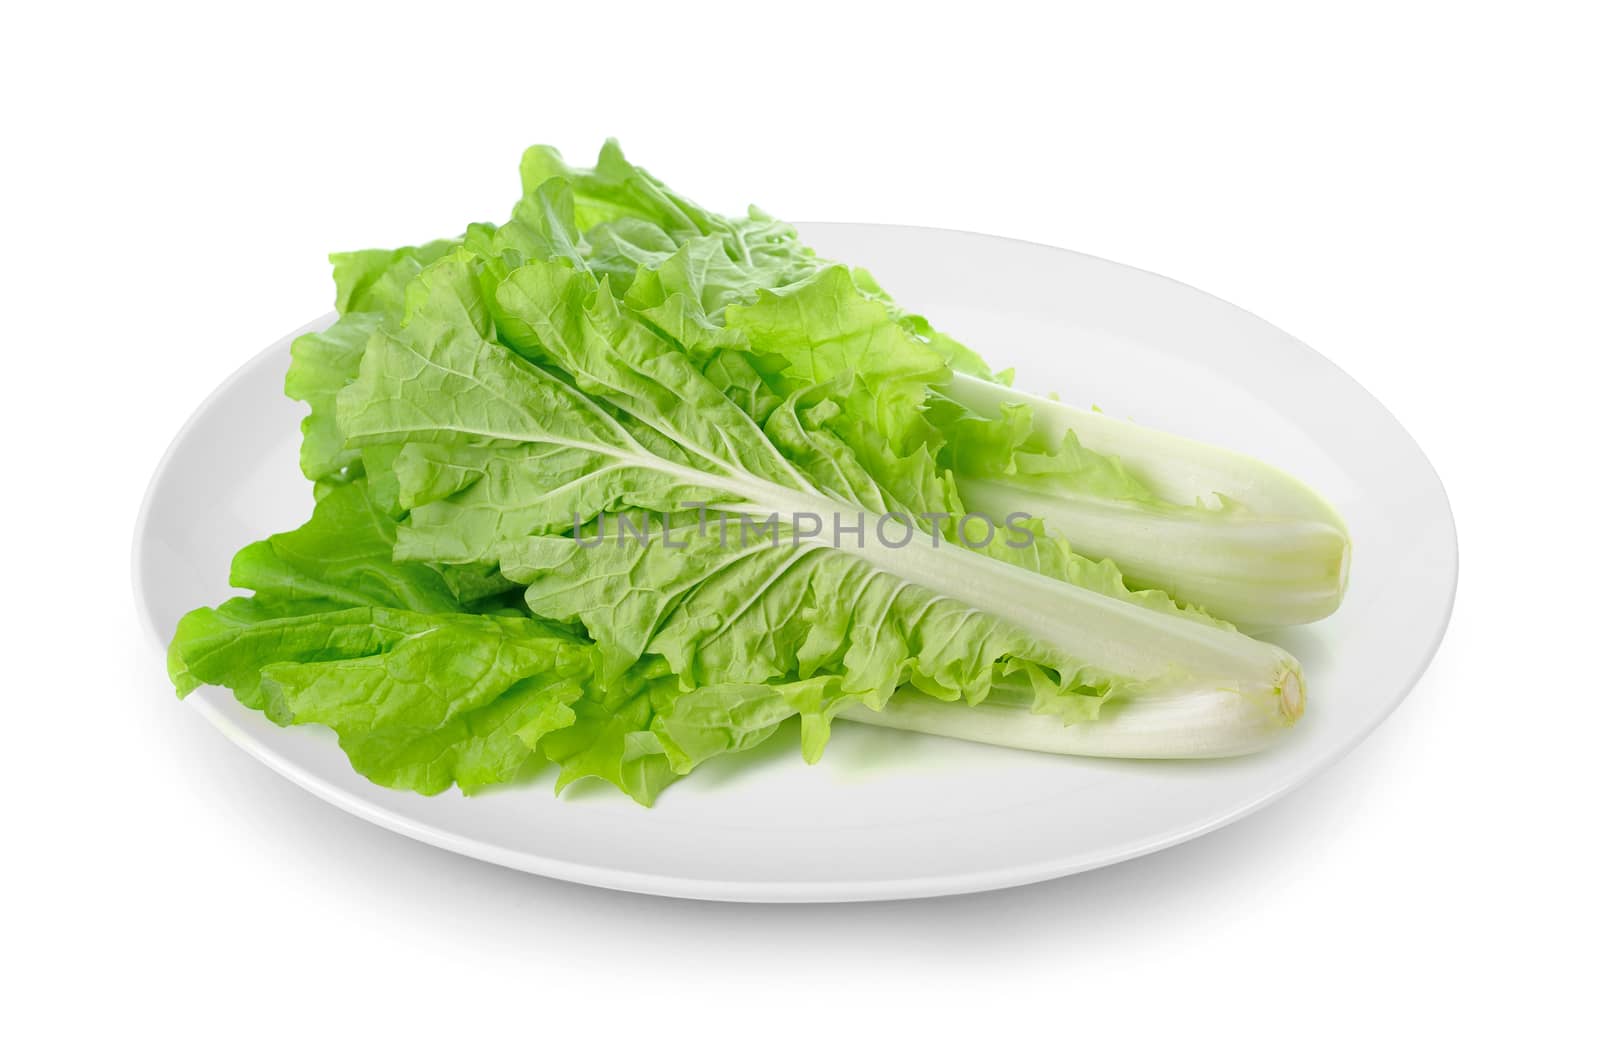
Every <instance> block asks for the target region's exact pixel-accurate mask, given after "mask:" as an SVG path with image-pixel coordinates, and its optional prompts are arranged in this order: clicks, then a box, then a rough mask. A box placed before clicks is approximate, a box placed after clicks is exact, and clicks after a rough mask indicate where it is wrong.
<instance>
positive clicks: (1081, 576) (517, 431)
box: [169, 143, 1342, 804]
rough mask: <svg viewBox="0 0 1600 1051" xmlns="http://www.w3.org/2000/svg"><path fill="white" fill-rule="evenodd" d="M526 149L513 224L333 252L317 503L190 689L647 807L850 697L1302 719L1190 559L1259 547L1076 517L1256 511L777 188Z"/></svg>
mask: <svg viewBox="0 0 1600 1051" xmlns="http://www.w3.org/2000/svg"><path fill="white" fill-rule="evenodd" d="M521 174H522V181H523V195H522V198H521V200H520V201H519V202H518V204H517V206H516V208H515V209H514V211H513V213H512V217H511V219H510V220H509V221H508V222H506V223H505V224H501V225H494V224H488V223H477V224H473V225H472V226H469V227H468V228H467V229H466V231H465V232H464V233H463V234H462V235H461V236H460V237H457V238H452V239H446V240H441V241H433V242H428V243H426V244H423V245H420V246H417V247H412V248H401V249H396V250H393V251H363V252H353V253H344V254H340V255H336V256H334V257H333V262H334V275H335V283H336V286H337V304H338V307H339V310H340V315H341V316H340V318H339V320H338V321H337V322H336V323H335V324H334V325H332V326H331V327H330V328H329V329H328V330H326V331H325V332H322V333H317V334H313V335H308V336H304V337H302V338H301V339H299V340H297V341H296V343H295V345H294V348H293V355H292V363H291V367H290V371H289V375H288V378H287V381H286V384H285V389H286V392H287V393H288V394H289V395H290V396H291V397H294V398H297V399H299V400H302V401H304V402H305V403H306V404H307V405H308V407H309V410H310V411H309V414H308V416H307V417H306V419H305V421H304V424H303V434H302V445H301V457H300V462H301V467H302V470H303V471H304V473H305V474H306V476H307V477H308V478H309V479H310V480H311V481H312V482H313V483H314V485H315V489H316V493H317V496H318V501H317V506H316V510H315V512H314V513H313V516H312V518H311V520H310V521H309V522H308V523H306V525H304V526H302V527H301V528H300V529H297V530H294V531H293V532H290V533H285V534H280V535H278V536H274V537H271V538H269V539H268V540H265V541H261V542H258V543H256V544H252V545H250V546H248V547H246V548H245V549H244V550H242V551H241V552H240V553H239V555H238V556H237V558H236V559H235V562H234V569H233V574H232V578H231V581H232V583H233V584H234V585H236V586H238V587H241V588H246V589H250V590H251V591H252V592H253V594H252V595H251V596H250V597H248V598H236V599H231V600H229V601H227V602H224V603H223V604H222V605H220V606H218V607H216V608H215V609H209V608H205V609H199V610H196V611H194V612H192V613H190V614H188V615H187V616H186V617H185V618H184V619H183V621H182V623H180V625H179V627H178V630H177V632H176V635H175V637H174V639H173V643H172V646H171V650H170V658H169V662H170V669H171V673H172V678H173V681H174V683H175V684H176V686H177V687H178V689H179V692H180V693H186V692H188V691H189V690H192V689H194V688H195V687H196V686H198V685H200V684H201V683H211V684H217V685H221V686H225V687H227V688H229V689H231V690H232V691H233V692H234V694H235V695H236V696H237V697H238V698H239V700H240V701H241V702H242V703H244V704H246V705H248V706H251V707H254V708H258V709H260V710H261V711H263V712H264V713H265V714H266V715H267V716H268V717H270V718H272V719H274V720H275V721H278V722H280V723H285V724H290V723H317V724H322V725H326V726H329V727H331V728H332V729H333V730H334V731H335V732H336V733H337V734H338V737H339V741H340V744H341V746H342V747H343V748H344V749H345V751H346V752H347V753H348V755H349V757H350V760H351V763H352V765H353V766H354V767H355V768H356V769H357V770H358V771H359V772H361V773H362V774H363V775H365V776H367V777H369V778H371V779H373V780H374V781H377V782H378V783H380V784H384V785H389V786H392V787H396V788H406V789H411V790H415V791H420V792H429V793H431V792H438V791H442V790H444V789H445V788H447V787H449V786H451V785H452V784H454V785H457V786H459V787H460V788H461V789H462V790H463V791H467V792H471V791H476V790H478V789H480V788H482V787H484V786H487V785H492V784H501V783H507V782H516V781H518V780H521V779H523V778H524V777H525V776H527V775H528V774H529V773H531V772H532V771H534V770H536V769H537V768H538V767H539V766H541V765H543V764H546V763H552V764H555V765H556V766H558V767H559V770H560V772H559V774H558V776H557V779H556V780H557V788H558V790H559V789H560V788H562V787H564V786H565V785H567V784H569V783H571V782H572V781H574V780H576V779H579V778H583V777H599V778H602V779H604V780H607V781H609V782H610V783H612V784H614V785H616V786H617V787H618V788H620V789H621V790H622V791H624V792H626V793H627V794H629V795H630V796H631V797H633V798H634V799H636V800H638V801H639V802H641V803H645V804H649V803H651V802H653V800H654V799H655V798H656V796H657V794H658V793H659V792H660V791H661V789H662V788H664V787H665V786H666V785H667V784H668V783H670V782H671V781H672V780H673V779H674V778H676V777H679V776H682V775H684V774H687V773H689V772H690V771H691V770H692V769H693V768H694V767H695V766H697V765H698V764H700V763H702V762H705V761H707V760H710V759H713V758H714V757H716V756H719V755H723V754H726V753H729V752H736V751H740V750H743V749H747V748H750V747H754V746H755V745H756V744H758V743H760V742H761V741H762V740H765V739H766V738H767V737H768V736H770V735H771V734H772V733H773V732H774V731H775V730H776V728H777V727H778V726H779V725H781V724H782V723H783V722H785V721H787V720H790V719H796V720H798V721H799V723H800V727H801V743H802V750H803V752H804V754H805V757H806V758H807V759H808V760H810V761H816V760H817V759H818V758H819V757H820V756H821V754H822V752H823V749H824V746H825V745H826V742H827V740H828V737H829V734H830V732H831V725H832V722H833V720H834V719H835V718H840V717H843V718H854V719H863V720H867V721H874V722H880V723H885V724H888V725H905V726H909V727H912V728H915V729H920V730H925V731H928V732H935V733H948V734H954V735H957V736H965V737H970V738H973V739H978V740H990V741H995V742H998V743H1006V744H1012V745H1017V746H1020V747H1036V748H1043V749H1047V750H1055V751H1062V752H1069V753H1081V754H1091V755H1134V756H1139V755H1145V756H1191V755H1194V756H1198V755H1228V754H1236V753H1240V752H1245V751H1251V750H1254V749H1256V748H1259V747H1263V746H1264V745H1265V744H1267V743H1268V742H1270V741H1271V740H1272V739H1274V738H1275V736H1276V735H1277V734H1278V733H1280V732H1282V730H1284V729H1285V728H1286V727H1288V726H1289V725H1291V724H1292V723H1293V722H1294V720H1295V718H1296V717H1297V716H1298V715H1299V712H1300V709H1301V705H1302V702H1303V683H1302V679H1301V672H1300V669H1299V666H1298V664H1297V663H1296V661H1295V660H1294V658H1293V657H1292V656H1290V655H1289V654H1288V653H1286V652H1284V651H1283V650H1281V649H1279V648H1278V647H1276V646H1272V645H1270V644H1268V643H1265V642H1261V641H1258V640H1256V639H1253V638H1250V637H1249V636H1247V635H1244V634H1242V633H1240V632H1238V631H1236V630H1234V629H1233V628H1232V626H1231V625H1229V624H1228V623H1226V622H1225V621H1223V620H1220V619H1218V618H1217V617H1216V616H1214V615H1213V614H1212V613H1210V612H1207V611H1206V610H1205V609H1202V608H1201V605H1207V604H1209V603H1207V602H1206V601H1205V600H1206V599H1208V598H1210V597H1211V596H1210V594H1209V593H1203V589H1198V588H1191V587H1190V586H1189V584H1190V583H1192V580H1191V579H1190V578H1189V577H1185V576H1184V571H1185V569H1186V567H1188V566H1190V565H1191V564H1193V565H1200V566H1201V569H1200V570H1199V571H1198V572H1197V573H1195V574H1191V576H1192V577H1193V578H1194V579H1199V578H1201V577H1206V576H1207V574H1208V573H1210V572H1211V569H1210V568H1208V567H1206V566H1205V565H1204V562H1205V558H1206V557H1207V555H1208V554H1209V553H1214V551H1216V550H1221V549H1223V548H1225V547H1226V545H1225V544H1220V545H1219V544H1216V543H1212V541H1213V540H1215V538H1214V537H1211V536H1201V537H1200V538H1199V539H1198V540H1196V541H1195V542H1194V544H1193V545H1192V546H1191V548H1190V549H1189V550H1187V551H1186V552H1185V553H1184V557H1183V558H1179V559H1177V560H1176V565H1175V566H1171V565H1168V564H1167V562H1171V561H1173V560H1172V559H1166V561H1163V559H1164V558H1165V557H1166V556H1165V555H1164V554H1163V549H1162V548H1161V545H1160V544H1156V545H1154V547H1155V548H1156V549H1155V550H1153V551H1149V552H1147V551H1145V550H1144V549H1143V548H1141V546H1140V545H1139V544H1137V543H1135V544H1132V545H1131V546H1129V545H1124V546H1125V547H1128V550H1129V558H1130V563H1131V564H1132V565H1135V566H1137V567H1138V568H1139V570H1140V573H1139V574H1138V575H1137V577H1136V578H1135V579H1136V580H1137V581H1138V584H1136V585H1130V583H1128V582H1127V581H1125V580H1124V577H1123V575H1122V572H1121V571H1120V570H1119V569H1118V567H1117V565H1116V564H1114V563H1113V562H1111V561H1109V560H1106V559H1104V558H1099V559H1096V558H1091V557H1087V556H1086V555H1085V554H1084V553H1083V552H1081V551H1079V550H1076V549H1075V548H1074V547H1073V546H1069V543H1068V539H1069V538H1070V539H1071V541H1072V544H1074V545H1077V544H1078V543H1079V540H1078V532H1079V530H1080V529H1082V531H1083V532H1084V533H1085V535H1087V536H1088V537H1089V541H1090V542H1089V543H1088V544H1086V545H1085V546H1087V547H1088V549H1089V550H1090V551H1091V552H1094V553H1095V554H1102V555H1103V554H1104V553H1105V552H1104V551H1095V550H1094V549H1095V545H1096V544H1101V542H1102V541H1103V540H1104V537H1103V536H1102V534H1101V533H1096V532H1095V531H1094V530H1093V529H1092V528H1088V527H1087V526H1085V525H1084V522H1085V521H1086V519H1085V512H1084V511H1083V508H1084V507H1085V506H1092V507H1093V508H1095V509H1102V510H1103V509H1106V508H1110V509H1112V510H1111V511H1108V512H1106V513H1121V514H1125V515H1135V516H1143V517H1144V519H1150V520H1156V521H1160V522H1169V521H1170V522H1173V523H1188V522H1190V521H1198V522H1200V523H1201V526H1200V532H1201V533H1204V532H1205V530H1206V529H1211V528H1214V526H1215V522H1214V519H1215V518H1216V516H1217V515H1218V514H1224V512H1213V511H1211V510H1209V509H1207V508H1204V507H1201V506H1198V505H1196V506H1195V507H1179V506H1177V505H1176V504H1173V503H1172V502H1171V500H1170V495H1171V493H1170V491H1164V490H1162V489H1161V487H1160V486H1158V485H1153V484H1151V483H1150V482H1149V481H1148V480H1147V479H1146V478H1144V477H1142V476H1141V474H1140V472H1139V471H1137V470H1134V469H1133V468H1132V467H1131V466H1125V461H1126V460H1127V459H1128V458H1127V457H1122V458H1119V457H1118V456H1117V455H1108V454H1106V453H1105V452H1104V451H1103V450H1098V449H1096V448H1094V447H1093V443H1090V442H1086V441H1080V440H1079V438H1080V432H1081V431H1083V430H1084V428H1083V427H1081V426H1078V425H1076V424H1074V425H1069V426H1065V427H1063V426H1060V424H1061V417H1060V416H1059V414H1058V413H1056V410H1055V409H1053V408H1051V407H1050V406H1053V405H1054V404H1055V403H1044V405H1042V406H1041V405H1039V404H1035V403H1034V402H1033V401H1030V400H1028V399H1025V398H1022V397H1019V396H1013V395H1012V394H1011V393H1010V392H1009V389H1008V388H1006V387H1004V386H1001V385H998V384H997V383H996V381H995V378H994V374H993V373H992V372H991V370H990V369H989V368H988V367H987V366H986V365H985V364H984V363H983V362H982V361H981V359H979V358H978V357H977V355H976V354H974V353H973V352H972V351H971V350H969V349H968V348H966V347H964V346H963V345H961V344H959V343H957V342H956V341H955V340H953V339H951V338H950V337H948V336H945V335H943V334H942V333H939V332H938V331H937V330H935V329H933V327H932V326H931V325H930V324H929V323H928V322H927V320H926V319H925V318H922V317H921V316H918V315H915V314H911V313H909V312H907V311H906V310H904V309H903V308H901V307H900V306H899V305H898V304H896V303H895V302H894V301H893V300H892V299H891V298H890V297H889V296H888V295H887V293H885V292H884V291H883V289H882V288H881V287H880V286H879V285H878V284H877V283H876V282H875V281H874V280H873V279H872V278H871V276H870V275H868V274H866V273H865V272H864V271H859V270H850V269H848V268H845V267H843V266H839V265H837V264H833V263H830V262H828V261H826V260H821V259H818V258H817V257H816V256H815V254H814V253H812V252H811V251H810V250H809V249H808V248H806V247H805V246H804V245H803V244H801V243H800V241H799V240H798V238H797V237H796V236H795V233H794V231H793V229H792V228H790V227H788V226H786V225H784V224H782V223H779V222H777V221H775V220H773V219H771V218H770V217H768V216H766V215H764V214H763V213H760V212H758V211H755V210H751V211H750V212H749V213H748V214H747V215H746V216H743V217H737V218H730V217H726V216H721V215H718V214H715V213H712V212H709V211H707V210H706V209H704V208H701V207H700V206H698V205H696V204H694V203H693V202H691V201H689V200H687V199H686V198H683V197H681V196H680V195H678V194H676V193H674V192H673V191H671V190H670V189H668V188H667V187H665V186H664V185H663V184H662V183H660V182H659V181H658V180H656V179H655V178H654V177H652V176H651V175H649V173H647V172H645V171H644V170H643V169H641V168H638V167H636V166H634V165H632V164H631V163H629V162H628V161H627V160H626V159H625V158H624V157H623V155H622V153H621V151H620V150H619V149H618V148H617V147H616V146H615V144H614V143H610V144H607V146H606V148H605V149H604V150H603V151H602V153H601V156H600V158H599V161H598V162H597V164H596V165H595V167H594V168H592V169H580V168H575V167H571V166H569V165H567V164H566V162H565V161H563V160H562V159H561V157H560V156H559V154H557V153H555V151H553V150H550V149H548V148H544V147H534V148H533V149H530V150H529V151H528V152H527V154H526V155H525V156H524V158H523V163H522V170H521ZM1071 422H1072V421H1069V423H1071ZM1052 428H1054V429H1052ZM1201 459H1203V458H1201ZM1244 477H1245V479H1246V480H1249V477H1250V476H1249V475H1248V472H1246V474H1245V476H1244ZM1190 480H1191V481H1192V480H1193V479H1192V478H1191V479H1190ZM1296 484H1297V483H1296ZM1170 489H1171V487H1170V486H1168V490H1170ZM1013 491H1014V492H1016V493H1022V494H1024V495H1026V496H1027V498H1028V502H1035V503H1038V504H1039V505H1040V506H1043V507H1044V508H1045V511H1046V513H1045V514H1044V515H1042V516H1039V515H1032V516H1029V515H1022V514H1010V513H1009V512H1010V511H1011V510H1013V509H1012V508H1009V507H1007V506H1006V502H1007V501H1009V500H1011V499H1012V495H1013ZM1283 491H1284V492H1288V491H1289V489H1287V488H1286V489H1284V490H1283ZM985 509H987V510H988V511H989V512H990V514H989V515H988V517H987V519H985V518H984V517H983V516H980V515H978V514H976V513H974V512H975V511H980V510H985ZM1015 510H1019V511H1023V510H1033V508H1031V507H1020V506H1019V507H1018V508H1016V509H1015ZM1058 512H1059V514H1058ZM1226 513H1232V512H1226ZM1207 516H1211V517H1207ZM1041 517H1042V521H1040V518H1041ZM1058 518H1059V519H1060V520H1061V521H1063V522H1065V523H1066V524H1065V527H1064V528H1062V527H1060V523H1059V522H1058V521H1057V519H1058ZM1229 521H1230V522H1231V521H1232V519H1230V520H1229ZM1102 532H1104V531H1102ZM1111 533H1113V534H1114V533H1115V530H1111ZM1340 535H1341V536H1342V532H1341V534H1340ZM1112 539H1113V540H1115V539H1116V537H1114V536H1113V538H1112ZM1208 545H1210V546H1208ZM1102 546H1104V545H1103V544H1102ZM1113 546H1114V545H1113ZM1239 557H1241V558H1243V559H1244V561H1248V559H1247V558H1244V556H1239ZM1169 570H1171V572H1169ZM1252 572H1256V576H1257V577H1258V578H1260V579H1263V580H1264V579H1266V577H1267V576H1268V575H1270V573H1268V571H1265V570H1262V571H1254V570H1252ZM1214 575H1215V574H1212V576H1214ZM1169 579H1171V580H1175V581H1177V582H1178V583H1180V584H1182V585H1183V586H1182V587H1179V588H1176V589H1175V590H1176V591H1177V597H1174V596H1173V595H1171V594H1168V593H1167V592H1166V591H1163V590H1161V589H1160V588H1159V587H1154V586H1138V585H1158V584H1162V583H1165V582H1166V581H1167V580H1169ZM1219 594H1220V592H1219ZM1197 603H1198V604H1197Z"/></svg>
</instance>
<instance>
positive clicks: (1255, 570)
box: [946, 374, 1350, 628]
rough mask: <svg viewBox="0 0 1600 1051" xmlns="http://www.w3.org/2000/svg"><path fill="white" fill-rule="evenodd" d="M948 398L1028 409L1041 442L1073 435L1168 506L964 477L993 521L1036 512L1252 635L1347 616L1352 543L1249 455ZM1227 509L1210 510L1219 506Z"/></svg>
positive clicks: (1033, 403) (961, 395)
mask: <svg viewBox="0 0 1600 1051" xmlns="http://www.w3.org/2000/svg"><path fill="white" fill-rule="evenodd" d="M946 393H947V394H948V395H949V396H950V397H952V398H954V399H955V400H956V401H958V402H960V403H961V404H963V405H965V406H966V407H967V408H969V409H971V410H972V411H974V412H978V413H981V414H984V415H998V414H999V413H1000V411H1001V406H1003V405H1008V404H1022V405H1026V406H1028V407H1029V408H1030V409H1031V410H1032V412H1033V426H1034V435H1035V437H1036V438H1038V439H1039V440H1041V441H1042V442H1043V443H1044V444H1045V445H1046V446H1048V447H1054V446H1056V445H1058V444H1059V443H1060V442H1061V440H1062V438H1063V437H1064V436H1065V434H1066V433H1067V432H1068V431H1071V432H1072V433H1073V434H1075V435H1076V436H1077V439H1078V441H1079V442H1080V443H1082V445H1083V446H1084V447H1085V448H1088V449H1092V450H1093V451H1095V452H1097V453H1100V454H1102V455H1106V456H1114V457H1116V458H1117V459H1118V460H1120V461H1121V462H1122V464H1123V466H1125V467H1126V468H1127V469H1128V470H1129V472H1130V473H1132V474H1133V475H1134V476H1135V477H1136V478H1137V479H1138V480H1139V481H1141V482H1142V483H1144V484H1145V486H1146V487H1148V488H1149V489H1150V490H1151V491H1152V492H1153V493H1154V495H1155V496H1156V497H1157V498H1158V499H1159V500H1161V501H1162V502H1163V503H1165V504H1167V505H1170V506H1167V507H1159V506H1150V505H1147V504H1139V503H1135V502H1120V501H1115V500H1108V499H1105V498H1100V497H1094V496H1087V495H1084V494H1080V493H1074V492H1071V491H1069V490H1065V489H1059V488H1052V489H1037V488H1034V487H1032V486H1029V485H1022V484H1018V483H1016V482H1013V481H1010V480H1008V479H1005V478H974V477H965V476H964V477H961V478H959V479H958V484H959V486H960V489H961V493H962V496H963V497H964V498H965V499H966V500H967V502H968V503H969V504H970V505H971V507H972V508H973V509H974V510H978V511H983V512H985V513H988V514H990V515H991V516H1002V517H1003V516H1004V515H1006V514H1010V513H1012V512H1016V511H1022V512H1026V513H1028V514H1031V515H1034V516H1036V517H1038V518H1040V519H1041V520H1043V521H1044V523H1045V525H1046V528H1047V529H1049V530H1050V531H1052V532H1054V533H1056V534H1058V535H1060V536H1063V537H1065V538H1066V540H1067V541H1068V543H1070V544H1071V545H1072V547H1073V549H1074V550H1075V551H1078V552H1079V553H1081V554H1084V555H1088V556H1090V557H1092V558H1109V559H1111V560H1112V561H1114V562H1115V563H1117V565H1118V567H1119V568H1121V569H1122V571H1123V572H1124V573H1125V574H1126V575H1127V577H1128V579H1129V580H1132V581H1135V582H1137V583H1138V584H1140V585H1144V586H1149V587H1157V588H1160V589H1162V590H1163V591H1166V592H1168V593H1170V594H1172V595H1173V596H1175V597H1177V598H1179V599H1181V600H1183V601H1186V602H1190V603H1193V604H1195V605H1198V606H1202V607H1204V608H1205V609H1206V610H1208V611H1209V612H1211V613H1213V614H1215V615H1216V616H1219V617H1222V618H1223V619H1225V620H1230V621H1234V622H1235V623H1238V624H1242V625H1246V626H1249V627H1251V628H1270V627H1281V626H1287V625H1291V624H1305V623H1309V622H1311V621H1314V620H1319V619H1321V618H1322V617H1325V616H1327V615H1328V614H1330V613H1332V612H1333V611H1334V610H1335V609H1337V608H1338V606H1339V603H1340V601H1341V600H1342V599H1343V597H1344V591H1345V586H1346V583H1347V581H1348V574H1349V565H1350V537H1349V533H1348V532H1347V530H1346V529H1345V525H1344V522H1343V521H1342V520H1341V519H1340V517H1339V515H1338V513H1337V512H1335V511H1334V510H1333V509H1332V508H1331V507H1329V506H1328V504H1327V502H1326V501H1324V500H1323V499H1322V498H1321V497H1320V496H1318V495H1317V493H1316V492H1315V491H1313V490H1312V489H1311V488H1310V487H1308V486H1306V485H1305V484H1304V483H1302V482H1300V481H1299V480H1298V479H1296V478H1294V477H1293V476H1291V475H1289V474H1287V473H1286V472H1284V471H1280V470H1278V469H1277V468H1276V467H1272V466H1270V465H1268V464H1264V463H1261V462H1260V461H1258V460H1254V459H1252V458H1251V457H1248V456H1245V455H1243V454H1241V453H1236V452H1233V451H1231V450H1228V449H1221V448H1217V447H1215V446H1211V445H1206V444H1204V443H1202V442H1197V441H1193V440H1191V439H1188V438H1180V437H1177V436H1176V435H1171V434H1166V433H1164V432H1162V431H1157V430H1153V429H1151V428H1149V427H1141V426H1139V425H1137V424H1133V423H1129V422H1127V421H1125V420H1118V419H1114V418H1112V417H1109V416H1105V415H1103V414H1101V413H1097V412H1090V411H1087V410H1084V409H1077V408H1073V407H1072V406H1070V405H1063V404H1062V403H1060V402H1058V401H1052V400H1050V399H1048V398H1040V397H1037V396H1035V395H1031V394H1025V393H1022V392H1019V391H1015V390H1012V389H1011V388H1010V387H1003V386H1000V385H999V384H995V383H989V382H987V381H984V380H980V379H975V378H973V377H971V376H966V375H961V374H957V375H956V376H955V377H954V378H953V379H952V381H951V383H950V385H949V387H948V389H947V390H946ZM1219 495H1221V496H1222V497H1225V498H1226V505H1225V507H1223V508H1222V509H1220V510H1210V509H1208V508H1211V507H1213V506H1214V505H1215V504H1216V501H1217V498H1218V496H1219Z"/></svg>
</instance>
